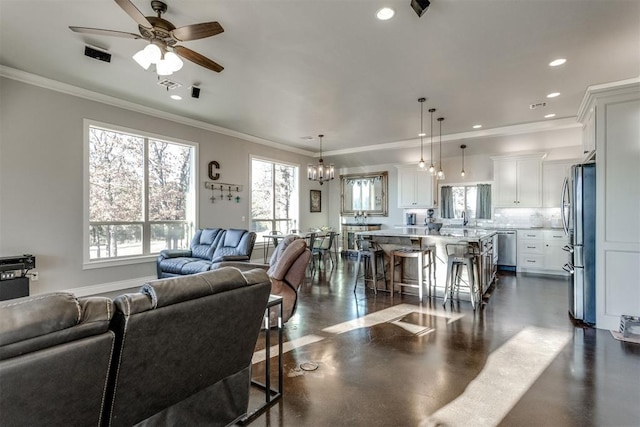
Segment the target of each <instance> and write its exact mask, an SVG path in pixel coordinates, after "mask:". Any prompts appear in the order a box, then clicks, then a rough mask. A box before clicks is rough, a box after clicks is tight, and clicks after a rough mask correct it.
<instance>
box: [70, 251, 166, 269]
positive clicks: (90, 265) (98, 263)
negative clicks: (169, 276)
mask: <svg viewBox="0 0 640 427" xmlns="http://www.w3.org/2000/svg"><path fill="white" fill-rule="evenodd" d="M157 257H158V254H155V255H141V256H136V257H122V258H116V259H104V260H94V261H88V262H87V261H85V262H84V263H83V264H82V269H83V270H93V269H96V268H108V267H118V266H122V265H133V264H144V263H147V262H151V261H155V260H156V258H157Z"/></svg>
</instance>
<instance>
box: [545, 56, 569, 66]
mask: <svg viewBox="0 0 640 427" xmlns="http://www.w3.org/2000/svg"><path fill="white" fill-rule="evenodd" d="M565 62H567V60H566V59H564V58H558V59H554V60H553V61H551V62H549V66H550V67H557V66H558V65H562V64H564V63H565Z"/></svg>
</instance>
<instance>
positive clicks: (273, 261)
mask: <svg viewBox="0 0 640 427" xmlns="http://www.w3.org/2000/svg"><path fill="white" fill-rule="evenodd" d="M310 259H311V251H310V250H309V249H308V248H307V242H306V240H305V239H302V238H300V237H298V236H294V235H290V236H287V237H285V238H284V239H283V240H282V241H281V242H280V243H279V244H278V246H276V248H275V250H274V252H273V254H272V255H271V258H270V259H269V264H256V263H247V262H244V263H236V262H221V263H217V264H215V265H214V267H213V268H220V267H235V268H238V269H240V270H250V269H253V268H261V269H263V270H265V271H267V274H268V275H269V278H270V279H271V294H272V295H280V296H281V297H282V298H283V302H282V310H283V316H282V317H283V319H282V321H283V322H286V321H288V320H289V319H290V318H291V316H293V315H294V314H295V312H296V308H297V306H298V288H299V287H300V285H301V284H302V283H303V282H304V281H305V277H306V271H307V266H308V265H309V260H310ZM269 316H270V320H271V324H272V325H275V324H276V318H277V313H276V310H275V309H272V310H271V312H270V313H269Z"/></svg>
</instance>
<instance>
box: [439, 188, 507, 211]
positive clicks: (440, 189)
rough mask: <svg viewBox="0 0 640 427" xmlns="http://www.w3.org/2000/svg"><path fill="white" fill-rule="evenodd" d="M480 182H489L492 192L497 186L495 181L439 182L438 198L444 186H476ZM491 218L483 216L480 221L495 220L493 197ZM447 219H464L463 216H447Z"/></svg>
mask: <svg viewBox="0 0 640 427" xmlns="http://www.w3.org/2000/svg"><path fill="white" fill-rule="evenodd" d="M478 184H489V185H491V192H492V193H493V191H494V190H493V189H494V188H495V186H494V184H493V181H475V182H452V183H449V182H443V183H441V184H438V198H440V195H441V194H442V187H444V186H449V187H476V186H477V185H478ZM466 198H467V195H466V191H465V206H466ZM440 205H442V200H440ZM491 206H492V209H491V218H481V219H479V220H480V221H490V220H493V215H494V214H493V197H492V202H491ZM439 211H440V209H439V208H438V212H439ZM445 219H450V220H451V219H462V218H445ZM467 219H473V220H477V218H467Z"/></svg>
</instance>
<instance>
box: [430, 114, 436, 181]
mask: <svg viewBox="0 0 640 427" xmlns="http://www.w3.org/2000/svg"><path fill="white" fill-rule="evenodd" d="M435 111H436V109H435V108H430V109H429V113H431V138H430V139H429V142H430V144H429V146H430V147H429V148H430V151H431V153H430V154H429V158H430V159H431V162H430V163H429V172H431V173H433V171H434V166H433V113H435Z"/></svg>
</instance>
